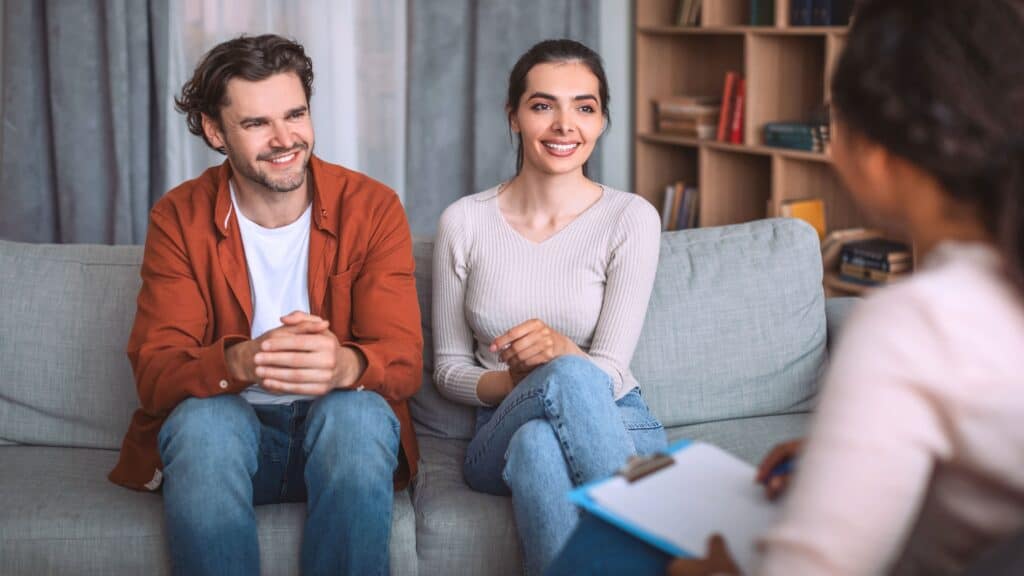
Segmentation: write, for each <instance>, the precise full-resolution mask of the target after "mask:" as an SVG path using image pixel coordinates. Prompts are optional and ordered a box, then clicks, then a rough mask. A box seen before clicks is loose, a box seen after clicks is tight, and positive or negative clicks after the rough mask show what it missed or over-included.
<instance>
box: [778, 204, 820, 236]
mask: <svg viewBox="0 0 1024 576" xmlns="http://www.w3.org/2000/svg"><path fill="white" fill-rule="evenodd" d="M781 216H783V217H785V218H798V219H800V220H803V221H804V222H807V223H808V224H810V225H811V226H813V227H814V229H815V230H816V231H817V232H818V240H819V241H822V242H823V241H824V240H825V233H826V232H827V230H826V229H825V201H824V200H822V199H821V198H806V199H802V200H787V201H785V202H783V203H782V208H781Z"/></svg>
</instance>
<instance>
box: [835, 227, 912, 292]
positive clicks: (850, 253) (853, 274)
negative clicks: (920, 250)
mask: <svg viewBox="0 0 1024 576" xmlns="http://www.w3.org/2000/svg"><path fill="white" fill-rule="evenodd" d="M912 258H913V257H912V255H911V251H910V247H909V246H907V245H906V244H904V243H902V242H895V241H893V240H886V239H884V238H872V239H870V240H860V241H858V242H851V243H849V244H845V245H844V246H843V250H842V252H841V254H840V257H839V259H840V260H839V262H840V263H839V278H840V279H842V280H846V281H849V282H856V283H858V284H866V285H878V284H885V283H888V282H892V281H894V280H898V279H900V278H903V277H904V276H906V275H907V274H908V273H909V272H910V270H911V268H912Z"/></svg>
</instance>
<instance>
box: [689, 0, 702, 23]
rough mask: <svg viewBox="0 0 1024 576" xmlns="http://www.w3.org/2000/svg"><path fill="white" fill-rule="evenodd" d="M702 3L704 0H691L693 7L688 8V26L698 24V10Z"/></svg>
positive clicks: (699, 10)
mask: <svg viewBox="0 0 1024 576" xmlns="http://www.w3.org/2000/svg"><path fill="white" fill-rule="evenodd" d="M703 4H704V0H693V7H692V8H691V9H690V19H689V20H690V26H696V25H698V24H700V12H701V8H703Z"/></svg>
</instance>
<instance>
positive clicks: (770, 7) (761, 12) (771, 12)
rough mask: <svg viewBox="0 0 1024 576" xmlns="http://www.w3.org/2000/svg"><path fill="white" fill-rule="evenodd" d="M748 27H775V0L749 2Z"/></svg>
mask: <svg viewBox="0 0 1024 576" xmlns="http://www.w3.org/2000/svg"><path fill="white" fill-rule="evenodd" d="M750 25H751V26H774V25H775V0H750Z"/></svg>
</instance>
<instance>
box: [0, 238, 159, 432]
mask: <svg viewBox="0 0 1024 576" xmlns="http://www.w3.org/2000/svg"><path fill="white" fill-rule="evenodd" d="M141 261H142V248H141V247H138V246H115V247H111V246H87V245H42V244H38V245H37V244H23V243H17V242H5V241H0V294H2V295H3V297H2V298H0V319H2V320H0V373H2V377H0V440H2V441H6V442H13V443H21V444H40V445H56V446H74V447H90V448H113V449H116V448H119V447H120V445H121V439H122V437H123V435H124V433H125V430H127V429H128V421H129V420H130V418H131V414H132V411H133V410H134V409H135V407H136V406H138V399H137V396H136V392H135V384H134V379H133V378H132V372H131V366H130V365H129V363H128V357H127V356H126V355H125V346H126V345H127V342H128V334H129V332H130V331H131V325H132V320H133V319H134V317H135V299H136V296H137V295H138V292H139V286H140V284H141V280H140V279H139V265H140V263H141Z"/></svg>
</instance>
